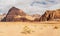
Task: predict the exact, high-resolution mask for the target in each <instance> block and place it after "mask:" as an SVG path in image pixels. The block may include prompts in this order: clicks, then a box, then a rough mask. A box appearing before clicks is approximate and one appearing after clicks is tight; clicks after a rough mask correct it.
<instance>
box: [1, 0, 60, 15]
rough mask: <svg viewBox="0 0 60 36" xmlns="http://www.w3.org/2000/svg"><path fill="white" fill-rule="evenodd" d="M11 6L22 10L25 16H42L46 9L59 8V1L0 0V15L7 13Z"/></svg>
mask: <svg viewBox="0 0 60 36" xmlns="http://www.w3.org/2000/svg"><path fill="white" fill-rule="evenodd" d="M33 2H34V3H33ZM31 4H32V5H33V6H31ZM12 6H15V7H17V8H19V9H22V10H23V11H25V13H27V14H41V15H42V14H44V13H45V12H44V11H46V10H47V9H56V8H59V6H60V0H53V1H52V0H0V13H5V12H8V10H9V9H10V8H11V7H12Z"/></svg>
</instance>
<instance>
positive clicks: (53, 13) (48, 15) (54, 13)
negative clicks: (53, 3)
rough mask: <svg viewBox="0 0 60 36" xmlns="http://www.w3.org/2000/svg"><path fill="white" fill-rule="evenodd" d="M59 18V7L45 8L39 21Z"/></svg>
mask: <svg viewBox="0 0 60 36" xmlns="http://www.w3.org/2000/svg"><path fill="white" fill-rule="evenodd" d="M57 20H60V9H57V10H47V11H46V12H45V13H44V14H43V15H42V16H41V18H40V21H57Z"/></svg>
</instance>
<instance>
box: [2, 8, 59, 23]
mask: <svg viewBox="0 0 60 36" xmlns="http://www.w3.org/2000/svg"><path fill="white" fill-rule="evenodd" d="M57 20H60V9H57V10H46V12H45V13H44V14H43V15H42V16H40V15H39V14H34V15H27V14H26V13H25V12H24V11H23V10H21V9H18V8H16V7H12V8H11V9H10V10H9V11H8V13H7V15H6V17H4V18H3V19H2V20H1V21H5V22H15V21H22V22H26V21H29V22H35V21H36V22H40V21H57Z"/></svg>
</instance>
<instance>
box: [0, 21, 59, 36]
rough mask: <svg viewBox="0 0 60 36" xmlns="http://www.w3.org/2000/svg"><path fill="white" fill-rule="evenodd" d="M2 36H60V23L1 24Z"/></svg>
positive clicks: (0, 31) (0, 35) (0, 32)
mask: <svg viewBox="0 0 60 36" xmlns="http://www.w3.org/2000/svg"><path fill="white" fill-rule="evenodd" d="M0 36H60V22H55V21H53V22H52V21H51V22H0Z"/></svg>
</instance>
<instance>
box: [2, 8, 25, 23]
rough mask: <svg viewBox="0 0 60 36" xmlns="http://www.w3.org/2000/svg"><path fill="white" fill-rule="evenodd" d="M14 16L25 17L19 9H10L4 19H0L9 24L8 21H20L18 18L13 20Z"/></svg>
mask: <svg viewBox="0 0 60 36" xmlns="http://www.w3.org/2000/svg"><path fill="white" fill-rule="evenodd" d="M16 16H26V13H24V12H23V11H22V10H21V9H18V8H15V7H12V8H11V9H10V10H9V11H8V13H7V15H6V17H4V19H2V20H1V21H6V22H10V21H16V20H17V18H18V19H20V17H17V18H15V17H16ZM15 19H16V20H15Z"/></svg>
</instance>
